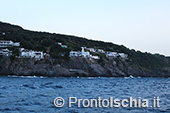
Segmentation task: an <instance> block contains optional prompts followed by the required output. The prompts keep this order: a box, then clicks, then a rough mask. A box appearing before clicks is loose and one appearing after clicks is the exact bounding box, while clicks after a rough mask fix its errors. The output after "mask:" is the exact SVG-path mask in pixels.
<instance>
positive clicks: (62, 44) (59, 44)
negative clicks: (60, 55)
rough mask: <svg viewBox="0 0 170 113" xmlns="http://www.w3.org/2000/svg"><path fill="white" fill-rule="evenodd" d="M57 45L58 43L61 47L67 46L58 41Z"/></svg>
mask: <svg viewBox="0 0 170 113" xmlns="http://www.w3.org/2000/svg"><path fill="white" fill-rule="evenodd" d="M58 45H60V46H61V47H62V48H67V47H68V46H67V45H63V44H62V43H60V42H59V43H58Z"/></svg>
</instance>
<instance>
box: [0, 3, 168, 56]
mask: <svg viewBox="0 0 170 113" xmlns="http://www.w3.org/2000/svg"><path fill="white" fill-rule="evenodd" d="M0 4H1V5H0V21H3V22H8V23H12V24H17V25H20V26H22V27H23V28H25V29H29V30H36V31H47V32H52V33H53V32H55V33H61V34H68V35H75V36H80V37H86V38H88V39H94V40H102V41H107V42H113V43H115V44H119V45H121V44H123V45H125V46H126V47H128V48H130V49H136V50H140V51H143V52H145V51H147V52H151V53H160V54H164V55H166V56H170V0H0Z"/></svg>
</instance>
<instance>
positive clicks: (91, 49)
mask: <svg viewBox="0 0 170 113" xmlns="http://www.w3.org/2000/svg"><path fill="white" fill-rule="evenodd" d="M86 50H88V51H90V52H92V53H95V52H96V50H95V49H94V48H86Z"/></svg>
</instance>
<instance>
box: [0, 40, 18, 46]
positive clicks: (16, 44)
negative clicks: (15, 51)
mask: <svg viewBox="0 0 170 113" xmlns="http://www.w3.org/2000/svg"><path fill="white" fill-rule="evenodd" d="M10 46H20V43H19V42H15V43H14V42H12V41H11V40H10V41H6V40H0V47H10Z"/></svg>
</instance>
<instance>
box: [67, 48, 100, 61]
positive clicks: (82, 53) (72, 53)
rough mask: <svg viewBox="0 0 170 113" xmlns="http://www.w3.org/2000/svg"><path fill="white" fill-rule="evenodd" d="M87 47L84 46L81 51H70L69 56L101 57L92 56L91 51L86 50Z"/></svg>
mask: <svg viewBox="0 0 170 113" xmlns="http://www.w3.org/2000/svg"><path fill="white" fill-rule="evenodd" d="M84 49H85V47H82V50H81V51H70V55H69V57H84V58H89V59H90V60H91V59H96V60H98V59H100V58H99V57H98V56H92V55H91V54H90V52H89V51H84Z"/></svg>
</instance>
